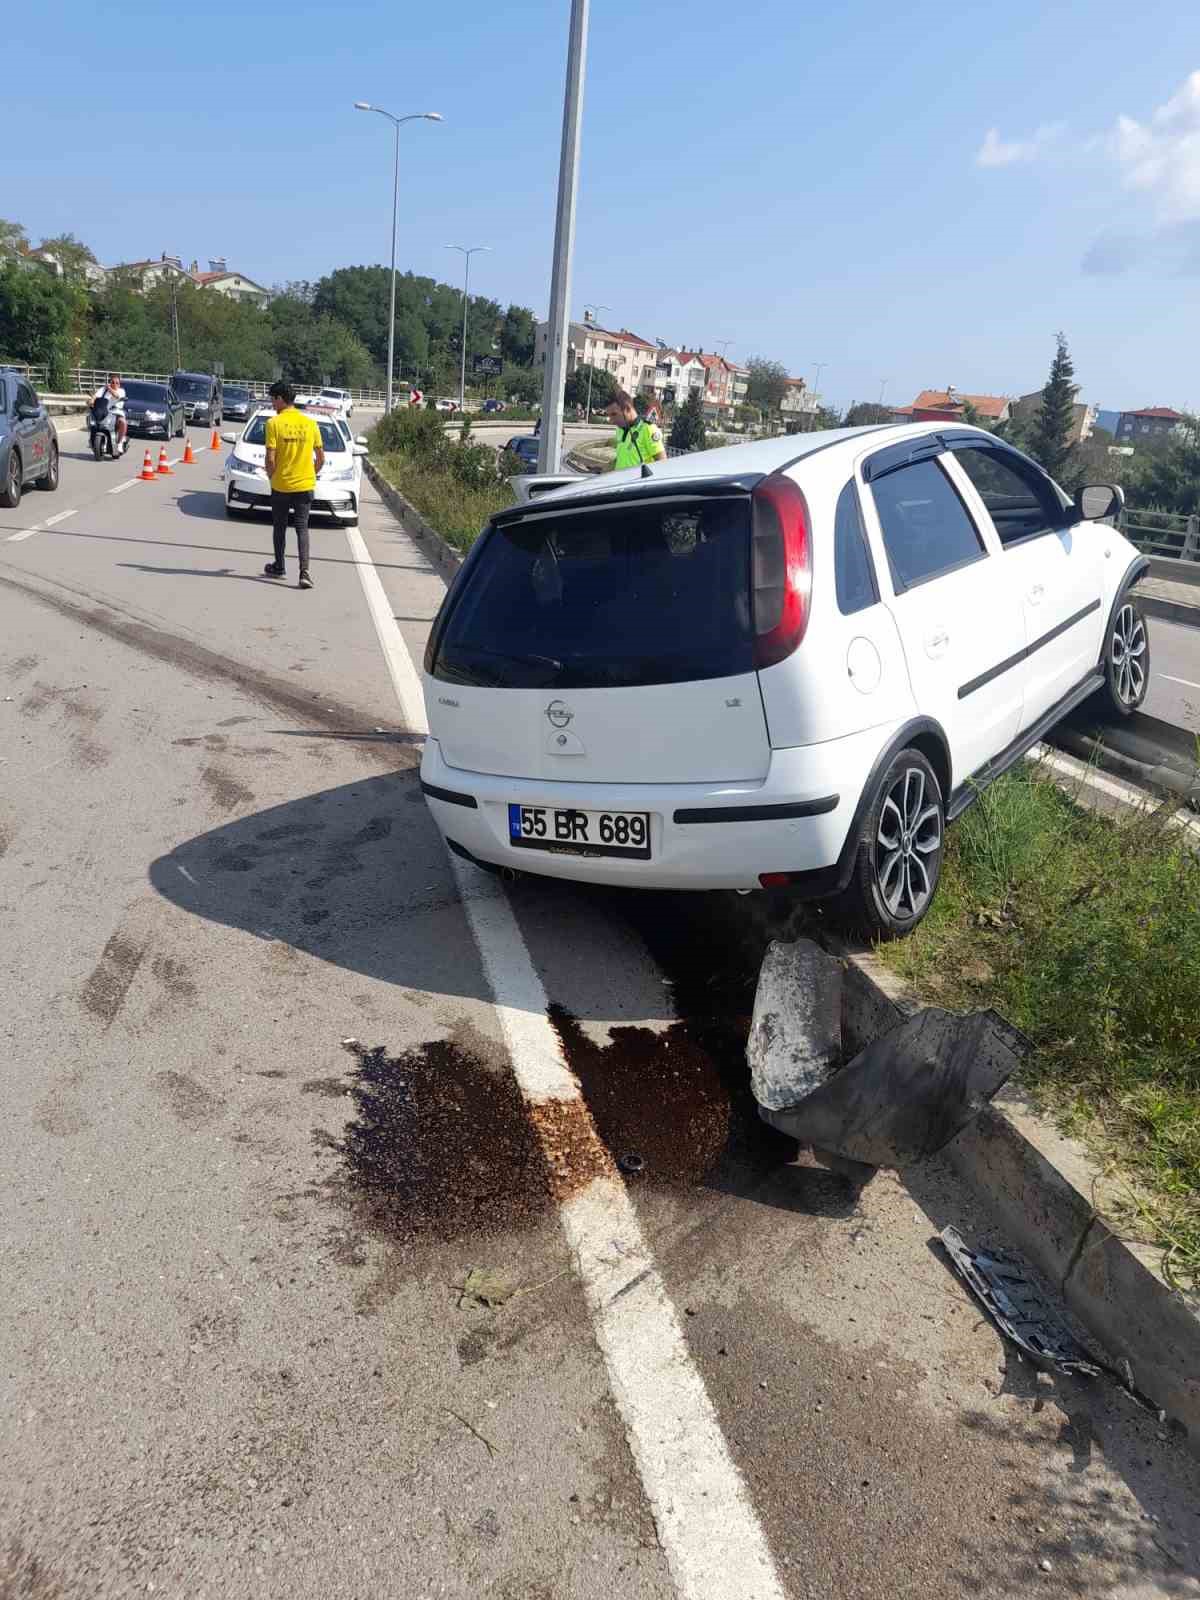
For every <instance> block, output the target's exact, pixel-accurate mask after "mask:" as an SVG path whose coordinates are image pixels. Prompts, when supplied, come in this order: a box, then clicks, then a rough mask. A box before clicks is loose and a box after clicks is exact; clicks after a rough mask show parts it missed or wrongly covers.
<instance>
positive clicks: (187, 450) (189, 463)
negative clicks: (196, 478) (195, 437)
mask: <svg viewBox="0 0 1200 1600" xmlns="http://www.w3.org/2000/svg"><path fill="white" fill-rule="evenodd" d="M180 465H181V466H185V467H194V466H195V465H196V458H195V456H194V455H193V454H192V441H191V439H190V438H189V439H188V441H187V443H186V444H185V445H184V447H183V461H182V462H181V463H180Z"/></svg>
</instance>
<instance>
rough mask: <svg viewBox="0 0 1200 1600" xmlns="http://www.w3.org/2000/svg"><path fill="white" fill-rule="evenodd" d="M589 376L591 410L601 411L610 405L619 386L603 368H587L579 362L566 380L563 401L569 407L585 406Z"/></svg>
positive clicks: (585, 363)
mask: <svg viewBox="0 0 1200 1600" xmlns="http://www.w3.org/2000/svg"><path fill="white" fill-rule="evenodd" d="M589 374H590V376H591V392H592V410H593V411H603V410H604V409H605V407H606V406H609V405H611V404H612V399H613V396H614V395H615V394H616V392H617V390H618V389H619V388H620V387H621V385H620V384H619V383H618V382H617V380H616V379H615V378H614V377H613V375H612V373H611V372H606V371H605V370H604V368H603V367H593V366H589V364H588V363H587V362H586V361H581V362H580V363H579V365H578V366H577V367H576V368H575V370H574V372H572V373H571V374H570V376H569V377H568V378H567V382H566V385H565V387H564V389H563V400H564V402H565V403H566V404H567V405H569V406H585V405H587V403H588V377H589Z"/></svg>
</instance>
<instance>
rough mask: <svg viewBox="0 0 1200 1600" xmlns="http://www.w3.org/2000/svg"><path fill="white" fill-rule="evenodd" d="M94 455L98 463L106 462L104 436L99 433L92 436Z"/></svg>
mask: <svg viewBox="0 0 1200 1600" xmlns="http://www.w3.org/2000/svg"><path fill="white" fill-rule="evenodd" d="M92 454H93V455H94V456H95V458H96V460H97V461H103V460H104V435H103V434H102V433H100V432H99V431H97V432H96V433H94V434H93V435H92Z"/></svg>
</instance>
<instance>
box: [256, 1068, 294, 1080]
mask: <svg viewBox="0 0 1200 1600" xmlns="http://www.w3.org/2000/svg"><path fill="white" fill-rule="evenodd" d="M255 1077H256V1078H286V1077H287V1073H286V1072H280V1070H279V1068H278V1067H268V1068H267V1069H266V1070H265V1071H264V1072H256V1073H255Z"/></svg>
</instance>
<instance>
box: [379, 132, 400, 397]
mask: <svg viewBox="0 0 1200 1600" xmlns="http://www.w3.org/2000/svg"><path fill="white" fill-rule="evenodd" d="M393 121H394V119H393ZM393 132H394V133H395V135H396V153H395V156H394V158H393V161H392V293H391V297H390V299H389V301H388V368H387V385H386V388H385V391H384V396H383V414H384V416H387V415H388V414H389V413H390V412H391V409H392V373H393V371H394V368H395V357H396V212H397V210H398V209H399V205H400V124H399V123H398V122H396V123H395V127H394V128H393Z"/></svg>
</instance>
